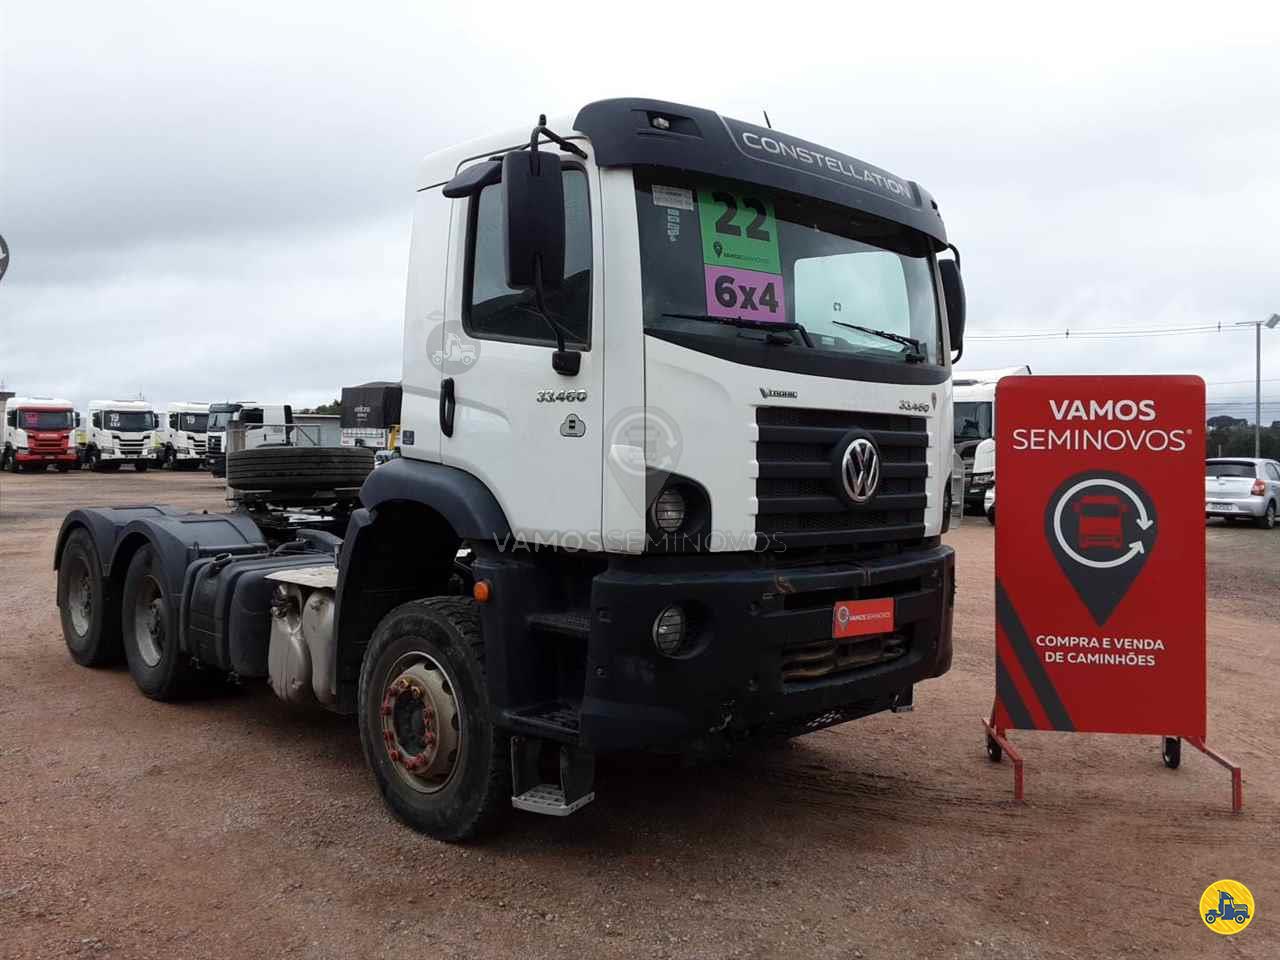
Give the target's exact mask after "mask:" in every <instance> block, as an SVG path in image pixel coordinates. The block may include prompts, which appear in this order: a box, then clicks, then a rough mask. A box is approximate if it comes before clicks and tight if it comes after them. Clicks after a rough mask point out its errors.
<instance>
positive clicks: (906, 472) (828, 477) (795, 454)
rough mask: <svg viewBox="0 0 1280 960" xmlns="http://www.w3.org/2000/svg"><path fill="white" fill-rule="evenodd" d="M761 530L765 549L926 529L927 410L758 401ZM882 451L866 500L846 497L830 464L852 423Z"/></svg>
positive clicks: (911, 535)
mask: <svg viewBox="0 0 1280 960" xmlns="http://www.w3.org/2000/svg"><path fill="white" fill-rule="evenodd" d="M756 426H757V429H758V432H759V439H758V441H757V442H756V461H757V462H758V463H759V465H760V472H759V477H758V479H757V480H756V500H757V502H758V505H759V512H758V514H757V515H756V533H757V534H762V535H763V536H764V538H765V540H764V546H765V547H766V548H768V549H780V548H783V549H785V548H795V547H821V546H832V545H857V544H867V543H888V542H893V541H903V540H914V539H919V538H920V537H922V536H923V535H924V508H925V505H926V503H927V500H928V497H927V493H926V481H927V478H928V474H929V465H928V452H929V434H928V432H927V429H926V427H927V423H926V421H925V419H924V418H923V417H906V416H899V415H897V414H887V413H863V412H858V411H846V410H807V409H802V408H796V407H758V408H757V409H756ZM855 428H856V429H860V430H863V431H866V432H867V433H869V434H870V435H871V437H872V439H873V440H874V441H875V443H876V447H877V448H878V449H879V451H880V486H879V488H878V490H877V492H876V495H875V497H874V498H872V500H871V502H870V503H868V504H867V505H866V507H864V508H857V507H854V506H852V505H851V504H850V503H849V502H848V500H846V499H845V497H844V494H843V490H842V489H841V487H840V484H839V480H838V478H837V474H836V471H835V467H834V465H833V458H835V457H836V455H837V453H838V450H837V448H838V446H839V445H840V442H841V441H842V440H844V438H845V437H846V436H847V435H848V433H849V431H850V430H853V429H855Z"/></svg>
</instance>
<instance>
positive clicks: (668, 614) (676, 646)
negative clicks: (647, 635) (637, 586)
mask: <svg viewBox="0 0 1280 960" xmlns="http://www.w3.org/2000/svg"><path fill="white" fill-rule="evenodd" d="M687 627H688V618H687V617H686V616H685V615H684V611H683V610H682V609H680V607H677V606H675V605H672V606H670V607H667V608H666V609H665V610H663V611H662V612H661V613H660V614H658V616H657V618H656V619H655V620H654V621H653V645H654V646H655V647H657V648H658V652H659V653H661V654H662V655H663V656H667V657H674V656H676V655H677V654H678V653H679V652H680V651H681V650H682V649H684V641H685V635H686V632H687Z"/></svg>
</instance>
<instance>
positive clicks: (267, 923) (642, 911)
mask: <svg viewBox="0 0 1280 960" xmlns="http://www.w3.org/2000/svg"><path fill="white" fill-rule="evenodd" d="M147 502H155V503H171V504H175V505H179V506H187V507H196V508H200V507H204V508H208V509H210V510H213V509H218V508H220V507H221V506H222V503H221V489H220V487H219V486H217V484H216V482H215V481H213V480H212V479H211V478H209V477H208V476H207V475H205V474H176V475H175V474H170V473H167V472H160V473H157V472H152V473H148V474H145V475H134V474H131V473H128V472H124V473H120V474H116V475H92V474H87V473H86V474H75V473H73V474H67V475H57V474H47V475H43V476H16V477H10V476H4V477H3V478H0V570H2V571H3V578H2V579H0V956H3V957H68V956H70V957H76V956H84V957H104V956H110V957H158V958H170V957H236V958H246V960H249V958H258V957H263V958H266V957H271V958H275V957H280V956H298V957H314V958H331V957H332V958H345V957H361V958H372V957H383V956H394V957H404V956H413V955H422V956H431V957H437V958H442V957H507V956H515V955H519V956H521V957H522V958H536V957H544V956H545V957H552V956H565V955H577V956H590V957H626V956H644V957H673V958H675V957H699V958H701V957H726V958H728V957H749V958H755V957H775V956H780V957H793V956H794V957H804V958H828V957H830V958H840V960H848V958H862V957H865V958H889V957H958V958H969V957H974V958H976V957H1053V958H1064V960H1065V958H1073V960H1074V958H1078V957H1091V956H1092V957H1104V956H1108V957H1109V956H1122V955H1123V956H1128V955H1152V956H1155V955H1158V956H1162V957H1164V956H1187V957H1192V956H1194V957H1201V956H1230V957H1242V958H1245V957H1256V958H1274V957H1276V956H1277V955H1280V935H1278V934H1277V931H1278V930H1280V920H1277V919H1275V918H1277V917H1280V769H1278V764H1277V756H1276V749H1275V741H1274V740H1273V739H1272V738H1273V737H1275V736H1276V734H1277V722H1276V721H1277V703H1278V702H1280V696H1278V694H1280V670H1278V669H1277V668H1278V667H1280V656H1278V653H1277V643H1278V641H1280V629H1278V627H1277V622H1278V619H1280V618H1278V617H1277V613H1276V611H1277V603H1278V602H1280V590H1278V589H1277V588H1278V587H1280V531H1275V532H1271V533H1267V532H1263V531H1258V530H1251V529H1244V528H1240V529H1237V528H1228V527H1224V526H1220V525H1216V524H1215V525H1211V526H1210V527H1209V529H1208V541H1209V596H1210V600H1209V632H1210V646H1209V664H1210V675H1209V713H1210V743H1212V744H1216V746H1217V747H1218V748H1219V749H1220V750H1222V751H1223V752H1225V753H1227V754H1228V755H1229V756H1231V757H1232V758H1233V759H1234V760H1236V761H1237V762H1239V763H1241V764H1242V765H1243V767H1244V770H1245V813H1244V815H1243V816H1241V817H1233V816H1232V815H1231V813H1230V803H1229V780H1228V776H1227V774H1226V772H1225V771H1224V770H1222V769H1220V768H1218V767H1217V766H1215V765H1213V764H1212V763H1210V762H1209V761H1208V760H1207V759H1206V758H1204V757H1202V756H1200V755H1199V754H1197V753H1195V752H1194V751H1192V750H1190V749H1189V748H1188V749H1187V750H1185V751H1184V753H1183V766H1182V769H1181V770H1179V771H1177V772H1171V771H1168V770H1166V769H1164V768H1163V767H1162V766H1161V764H1160V759H1159V748H1158V743H1157V742H1156V741H1154V740H1153V739H1151V738H1145V739H1140V738H1129V737H1106V736H1081V737H1070V738H1068V737H1065V736H1061V735H1056V734H1047V733H1040V734H1036V733H1018V734H1015V735H1014V737H1015V740H1016V741H1017V742H1018V743H1019V744H1020V745H1021V746H1022V748H1023V750H1024V752H1025V755H1026V761H1027V790H1028V795H1027V796H1028V799H1027V803H1026V804H1025V805H1022V806H1018V805H1015V804H1014V803H1013V802H1012V800H1011V799H1010V788H1011V780H1012V775H1011V770H1010V767H1009V766H1008V764H1004V765H1000V766H997V765H994V764H991V763H989V762H988V761H987V760H986V759H985V756H984V753H983V741H982V735H981V729H980V727H979V724H978V717H979V716H980V715H981V714H983V713H985V712H986V711H987V710H988V709H989V708H990V705H991V696H992V684H993V680H992V673H993V668H992V658H993V654H992V630H993V625H992V604H991V583H992V543H993V536H992V530H991V528H990V527H988V526H987V524H986V523H985V521H981V520H978V521H966V522H965V523H964V524H963V525H962V526H961V527H960V529H958V530H956V531H953V532H952V533H951V534H950V535H949V537H948V539H949V541H950V542H951V543H952V544H953V545H954V546H955V548H956V549H957V551H958V552H959V559H960V585H959V598H958V601H957V603H958V609H957V618H956V660H955V666H954V669H953V670H952V671H951V673H949V674H948V675H947V676H946V677H944V678H943V679H941V680H936V681H932V682H930V683H928V684H925V685H923V686H922V687H920V688H917V709H916V711H915V712H914V713H911V714H904V715H897V716H891V715H886V716H878V717H873V718H870V719H867V720H862V721H858V722H855V723H852V724H848V725H846V726H843V727H839V728H836V729H832V730H827V731H824V732H821V733H817V734H814V735H811V736H809V737H807V738H804V739H802V740H799V741H794V742H791V743H789V744H786V745H783V746H780V747H776V748H770V749H765V750H758V751H750V752H747V753H745V754H743V755H741V756H738V757H736V758H735V759H733V760H731V761H728V762H726V763H724V764H723V765H720V766H717V767H714V768H701V769H683V768H681V767H680V766H678V765H676V764H674V763H671V762H667V761H663V760H660V759H647V758H639V759H637V758H627V759H625V760H618V759H614V760H611V761H609V762H607V763H604V764H602V766H601V769H600V771H599V775H598V778H597V788H596V789H597V800H596V802H595V803H594V804H592V805H591V806H588V807H587V808H586V809H584V810H583V811H581V812H580V813H579V814H577V815H575V816H573V817H570V818H567V819H565V820H557V819H553V818H540V817H535V816H531V815H520V816H517V817H516V818H515V819H514V820H513V822H512V824H511V827H510V829H509V831H508V832H507V833H506V834H504V835H502V836H500V837H498V838H496V839H494V840H491V841H490V842H489V843H487V844H485V845H483V846H471V847H457V846H446V845H444V844H440V843H436V842H434V841H432V840H430V839H428V838H426V837H422V836H419V835H417V834H415V833H413V832H411V831H410V830H408V829H406V828H404V827H402V826H400V825H399V824H398V823H397V822H395V821H394V820H392V819H391V817H390V816H389V815H388V814H387V813H386V812H385V810H384V809H383V806H382V803H381V801H380V800H379V799H378V796H377V793H376V791H375V790H374V788H373V784H372V780H371V778H370V777H369V776H368V775H367V774H366V772H365V768H364V763H363V759H362V757H361V754H360V745H359V739H358V736H357V733H356V728H355V724H354V722H353V721H351V720H348V719H343V718H339V717H334V716H331V715H328V714H323V713H316V712H305V711H302V712H300V711H296V710H294V709H292V708H289V707H287V706H285V705H284V704H283V703H280V702H278V701H276V700H275V699H274V698H273V697H272V696H271V694H270V692H269V691H268V690H267V688H266V686H265V685H253V686H249V687H246V688H244V689H241V690H239V691H232V692H230V693H228V694H226V695H223V696H219V697H216V698H211V699H205V700H200V701H196V702H191V703H184V704H180V705H166V704H159V703H153V702H151V701H149V700H146V699H144V698H143V697H142V696H141V695H139V694H138V693H136V691H135V690H134V689H133V685H132V681H131V680H130V678H129V675H128V673H127V672H126V671H125V670H124V669H123V668H121V669H115V670H105V671H90V670H84V669H82V668H80V667H77V666H75V665H74V664H73V663H72V662H71V660H70V658H69V657H68V656H67V654H66V651H65V649H64V647H63V645H62V639H61V632H60V628H59V624H58V616H57V612H56V610H55V607H54V575H53V572H52V570H51V560H52V549H53V543H54V538H55V535H56V532H57V528H58V524H59V522H60V520H61V518H62V516H63V514H64V513H65V511H66V510H67V509H68V508H69V507H72V506H78V505H86V504H98V505H104V504H121V503H147ZM1222 877H1231V878H1234V879H1237V880H1240V881H1242V882H1244V883H1246V884H1248V885H1249V886H1250V887H1251V888H1252V890H1253V893H1254V895H1255V897H1256V899H1257V915H1258V919H1257V920H1256V921H1255V922H1254V923H1253V924H1252V925H1251V926H1250V927H1249V929H1248V930H1246V931H1244V932H1243V933H1241V934H1239V935H1237V936H1234V937H1231V938H1223V937H1218V936H1216V935H1214V934H1213V933H1211V932H1210V931H1208V930H1207V929H1206V928H1205V927H1204V925H1203V924H1202V923H1201V921H1200V920H1199V918H1198V916H1197V902H1198V899H1199V896H1200V892H1201V891H1202V890H1203V889H1204V887H1205V886H1206V885H1207V884H1208V883H1210V882H1211V881H1213V880H1216V879H1219V878H1222Z"/></svg>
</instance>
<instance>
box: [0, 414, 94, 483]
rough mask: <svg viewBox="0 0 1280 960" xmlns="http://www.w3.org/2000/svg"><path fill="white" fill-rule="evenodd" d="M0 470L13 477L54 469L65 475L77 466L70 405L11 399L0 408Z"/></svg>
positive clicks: (74, 420)
mask: <svg viewBox="0 0 1280 960" xmlns="http://www.w3.org/2000/svg"><path fill="white" fill-rule="evenodd" d="M0 414H2V415H3V421H2V422H3V428H2V429H0V437H2V440H0V470H9V471H10V472H12V473H17V472H19V471H21V470H38V471H41V472H43V471H44V470H45V469H46V468H47V467H50V466H53V467H56V468H57V470H58V472H59V473H66V472H67V471H68V470H70V469H71V468H72V467H73V466H75V465H76V463H77V462H78V459H79V458H78V456H77V453H76V438H75V428H76V422H77V419H78V418H77V415H76V412H75V410H74V408H73V407H72V405H71V402H70V401H68V400H59V399H56V398H54V397H11V398H10V399H9V400H7V401H5V402H4V403H2V404H0Z"/></svg>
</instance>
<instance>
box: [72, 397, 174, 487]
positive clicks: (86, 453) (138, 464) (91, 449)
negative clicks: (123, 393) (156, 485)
mask: <svg viewBox="0 0 1280 960" xmlns="http://www.w3.org/2000/svg"><path fill="white" fill-rule="evenodd" d="M159 427H160V417H159V415H158V414H157V413H156V411H155V408H154V407H153V406H152V405H151V404H150V403H147V402H146V401H145V400H90V401H89V409H88V413H87V415H86V416H85V417H83V418H82V421H81V425H80V433H79V449H80V459H81V462H82V463H85V464H88V466H89V468H90V469H91V470H107V471H114V470H119V469H120V467H121V465H122V464H126V463H127V464H131V465H132V466H133V469H134V470H135V471H137V472H138V473H145V472H146V470H147V468H148V467H149V466H151V464H152V463H153V462H154V457H155V436H156V431H157V430H158V429H159Z"/></svg>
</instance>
